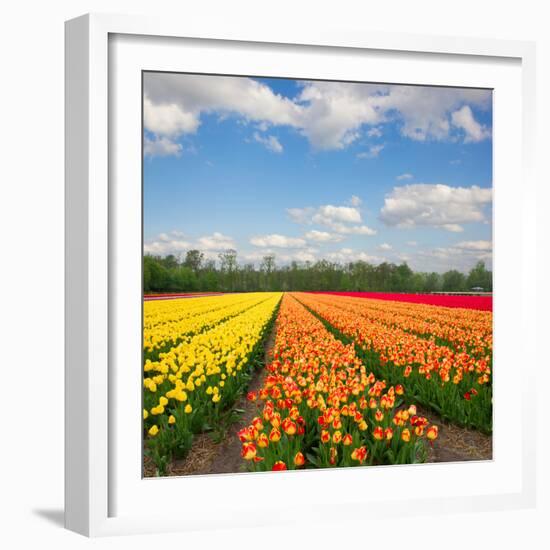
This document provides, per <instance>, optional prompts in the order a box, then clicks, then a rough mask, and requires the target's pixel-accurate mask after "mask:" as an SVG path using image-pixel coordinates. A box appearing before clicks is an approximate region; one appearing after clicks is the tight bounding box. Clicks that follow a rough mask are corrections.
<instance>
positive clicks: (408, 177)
mask: <svg viewBox="0 0 550 550" xmlns="http://www.w3.org/2000/svg"><path fill="white" fill-rule="evenodd" d="M395 179H396V180H397V181H403V180H412V179H413V175H412V174H409V173H406V174H401V175H399V176H397V177H396V178H395Z"/></svg>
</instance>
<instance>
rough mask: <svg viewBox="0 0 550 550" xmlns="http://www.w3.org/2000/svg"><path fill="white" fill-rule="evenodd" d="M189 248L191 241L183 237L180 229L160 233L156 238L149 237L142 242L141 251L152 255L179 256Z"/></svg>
mask: <svg viewBox="0 0 550 550" xmlns="http://www.w3.org/2000/svg"><path fill="white" fill-rule="evenodd" d="M190 248H191V243H190V242H189V241H187V240H185V239H184V235H183V233H181V232H180V231H172V232H170V233H160V234H159V235H158V236H157V237H156V239H150V240H148V241H146V242H145V243H143V251H144V252H145V253H146V254H151V255H153V256H168V255H169V254H173V255H174V256H179V255H181V254H182V253H183V252H185V251H186V250H189V249H190Z"/></svg>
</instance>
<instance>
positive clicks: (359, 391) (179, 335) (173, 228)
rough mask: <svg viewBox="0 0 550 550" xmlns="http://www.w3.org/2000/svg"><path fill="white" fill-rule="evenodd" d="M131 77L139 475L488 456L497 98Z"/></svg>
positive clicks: (424, 90) (408, 88)
mask: <svg viewBox="0 0 550 550" xmlns="http://www.w3.org/2000/svg"><path fill="white" fill-rule="evenodd" d="M142 78H143V81H142V82H143V105H142V108H143V110H142V119H143V120H142V122H143V124H142V130H143V136H142V139H143V159H142V162H143V182H142V184H143V271H142V279H143V365H142V366H143V373H142V376H143V395H142V402H143V411H142V417H143V475H144V476H145V477H155V476H185V475H197V474H202V475H204V474H221V473H240V472H271V471H285V470H303V469H312V468H343V467H371V466H381V465H399V464H416V463H435V462H457V461H458V462H460V461H469V460H491V459H492V417H493V407H492V350H493V315H492V281H493V268H492V248H493V245H492V242H493V239H492V201H493V197H492V91H491V90H488V89H473V88H452V87H433V86H419V85H405V84H391V83H368V82H336V81H319V80H308V79H303V80H296V79H288V78H279V77H277V78H274V77H270V78H266V77H255V76H222V75H203V74H182V73H164V72H144V73H143V75H142ZM137 276H139V275H138V274H136V277H137Z"/></svg>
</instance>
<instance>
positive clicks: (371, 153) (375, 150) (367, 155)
mask: <svg viewBox="0 0 550 550" xmlns="http://www.w3.org/2000/svg"><path fill="white" fill-rule="evenodd" d="M384 147H385V146H384V145H371V146H370V147H369V149H368V151H363V152H362V153H358V154H357V158H359V159H374V158H376V157H377V156H378V155H379V154H380V152H381V151H382V150H383V149H384Z"/></svg>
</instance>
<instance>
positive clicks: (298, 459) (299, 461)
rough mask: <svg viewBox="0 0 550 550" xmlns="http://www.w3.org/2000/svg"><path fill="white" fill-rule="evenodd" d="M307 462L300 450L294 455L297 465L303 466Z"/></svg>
mask: <svg viewBox="0 0 550 550" xmlns="http://www.w3.org/2000/svg"><path fill="white" fill-rule="evenodd" d="M305 463H306V459H305V457H304V455H303V454H302V453H301V452H300V451H298V452H297V453H296V456H295V457H294V464H295V465H296V466H303V465H304V464H305Z"/></svg>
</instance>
